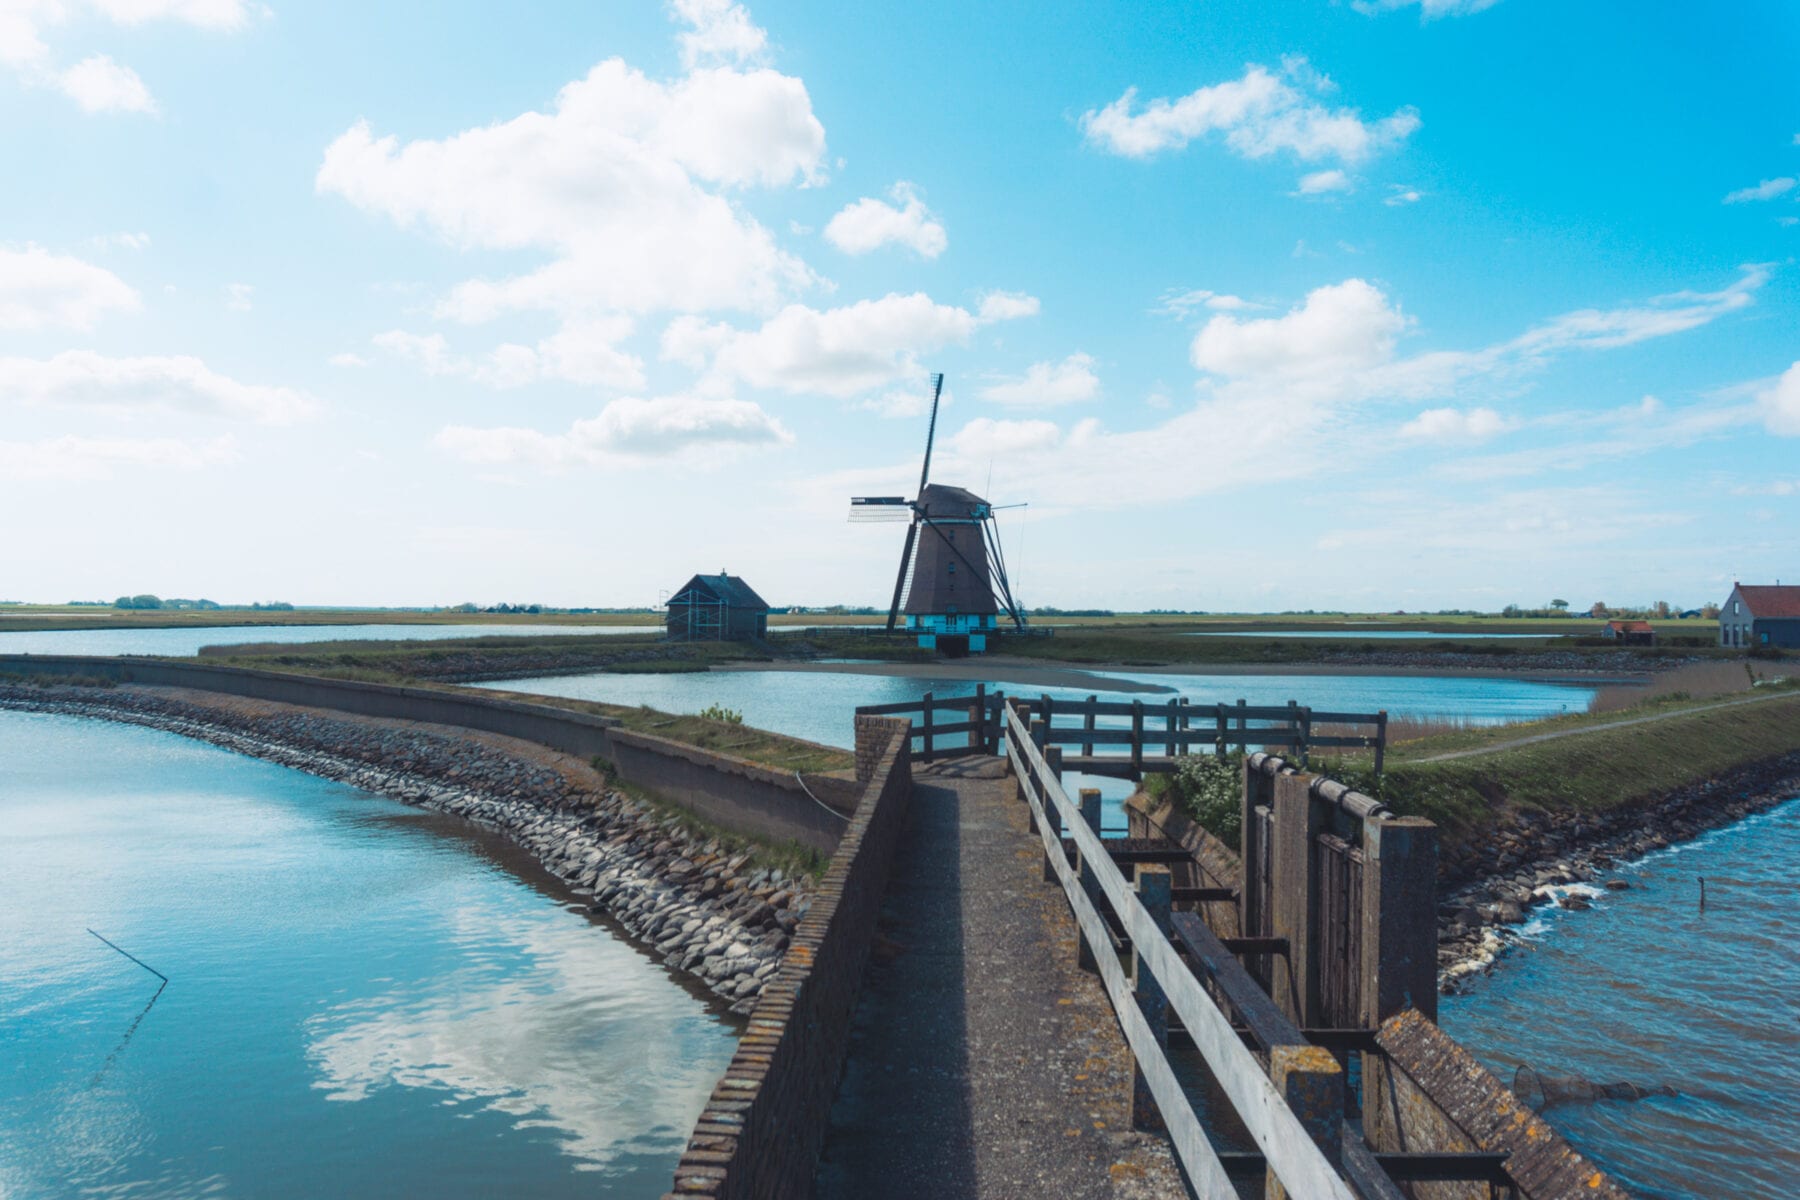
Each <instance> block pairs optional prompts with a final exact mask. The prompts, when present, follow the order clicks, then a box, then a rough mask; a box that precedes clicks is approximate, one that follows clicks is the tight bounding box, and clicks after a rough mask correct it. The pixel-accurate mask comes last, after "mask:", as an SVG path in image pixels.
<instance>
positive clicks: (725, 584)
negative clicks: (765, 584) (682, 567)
mask: <svg viewBox="0 0 1800 1200" xmlns="http://www.w3.org/2000/svg"><path fill="white" fill-rule="evenodd" d="M693 588H701V589H703V590H705V591H708V592H711V593H712V594H713V596H714V597H716V598H717V599H719V600H722V601H724V602H725V603H726V604H727V605H729V606H730V607H732V608H760V609H764V610H766V609H767V608H768V607H769V602H768V601H767V600H764V599H763V598H762V597H761V596H759V595H757V594H756V589H755V588H753V587H751V586H750V585H749V584H747V583H745V582H744V581H743V579H741V578H740V577H738V576H736V575H696V576H694V577H693V578H692V579H690V580H688V581H687V582H686V583H684V584H682V585H681V587H680V588H678V589H676V592H675V595H676V596H680V595H681V593H682V592H685V591H689V590H691V589H693Z"/></svg>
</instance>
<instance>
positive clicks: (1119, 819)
mask: <svg viewBox="0 0 1800 1200" xmlns="http://www.w3.org/2000/svg"><path fill="white" fill-rule="evenodd" d="M1098 678H1099V679H1100V680H1101V681H1102V682H1101V683H1096V685H1095V686H1093V687H1088V688H1044V687H1037V686H1022V685H1018V684H1007V683H1000V682H997V681H994V680H989V681H988V685H987V686H988V687H989V688H990V689H993V688H1000V689H1002V690H1005V691H1007V692H1009V693H1011V694H1015V695H1027V696H1038V695H1046V694H1047V695H1049V696H1051V697H1053V698H1055V699H1058V700H1078V699H1083V698H1085V697H1087V696H1090V695H1099V696H1101V697H1103V698H1105V699H1109V700H1143V701H1144V702H1145V706H1146V707H1151V706H1154V705H1157V704H1167V703H1168V702H1169V701H1170V700H1172V699H1176V698H1178V697H1183V696H1185V697H1186V698H1187V699H1188V700H1189V701H1191V702H1193V703H1196V704H1216V703H1219V702H1220V701H1224V702H1226V703H1235V702H1236V701H1238V700H1245V701H1247V702H1248V703H1250V704H1285V703H1287V702H1288V701H1289V700H1290V699H1292V700H1296V701H1298V702H1299V703H1301V704H1310V705H1312V706H1313V707H1314V708H1318V709H1323V710H1329V711H1337V712H1370V713H1372V712H1375V711H1377V710H1379V709H1382V708H1386V709H1387V710H1388V713H1389V715H1390V716H1394V717H1401V716H1443V715H1456V716H1461V717H1464V718H1466V719H1468V720H1470V721H1474V722H1484V723H1485V722H1495V721H1505V720H1524V719H1529V718H1532V717H1541V716H1548V715H1550V714H1552V713H1558V712H1562V711H1565V710H1568V711H1575V712H1582V711H1585V710H1586V709H1587V706H1588V705H1589V703H1591V702H1592V700H1593V697H1594V692H1593V689H1591V688H1580V687H1566V686H1563V685H1560V684H1549V683H1539V682H1536V681H1532V680H1518V679H1475V678H1463V677H1443V678H1437V677H1426V676H1413V675H1406V676H1367V675H1164V674H1154V673H1130V674H1124V673H1118V672H1107V673H1104V674H1102V675H1100V676H1098ZM1109 678H1110V679H1119V680H1132V681H1135V682H1138V683H1142V684H1147V685H1149V686H1151V687H1155V688H1158V689H1161V690H1160V692H1159V693H1158V694H1155V695H1144V694H1143V693H1141V692H1139V693H1126V692H1108V691H1106V690H1105V688H1104V686H1103V681H1104V680H1105V679H1109ZM476 686H478V687H491V688H500V689H504V690H508V691H515V692H537V693H539V694H541V695H546V696H569V697H573V698H575V699H580V700H602V701H606V702H607V703H611V704H648V705H649V706H650V707H651V708H657V709H661V710H663V711H664V712H673V713H697V712H699V711H700V710H701V709H703V708H706V707H707V706H709V705H712V704H720V705H723V706H725V707H726V708H731V709H736V710H737V711H738V712H741V713H743V714H744V721H745V723H746V724H749V725H755V726H758V727H759V728H762V729H773V730H775V731H777V732H780V733H785V734H788V735H789V736H791V737H799V738H805V739H807V740H808V741H813V742H822V743H824V744H825V745H828V746H843V747H846V748H848V747H850V746H851V745H852V744H854V741H855V729H854V724H853V722H852V720H851V710H852V709H854V708H856V707H857V706H858V705H861V704H895V703H899V702H901V701H907V700H917V699H919V698H920V697H922V696H924V695H925V693H926V692H932V693H934V694H935V695H938V696H960V695H968V694H970V693H972V692H973V691H974V690H975V684H974V683H973V682H971V681H968V680H950V679H935V680H934V679H920V678H914V677H907V676H899V675H875V674H868V675H864V674H857V673H835V672H824V671H821V672H816V673H815V672H804V671H698V672H685V673H681V674H674V675H614V674H607V673H604V672H600V673H595V674H590V675H559V676H547V677H543V678H538V679H508V680H503V681H498V682H494V683H487V684H477V685H476ZM1068 783H1069V785H1070V786H1071V787H1097V788H1099V789H1100V793H1101V797H1102V799H1103V800H1104V802H1105V803H1104V807H1103V816H1102V827H1103V829H1104V830H1105V831H1107V832H1110V833H1119V832H1123V831H1124V829H1125V813H1124V809H1123V808H1122V807H1121V802H1122V801H1123V800H1124V799H1125V798H1126V797H1127V796H1129V795H1130V794H1131V786H1132V785H1131V784H1129V783H1126V782H1124V781H1122V780H1117V779H1104V778H1098V777H1093V776H1086V775H1081V774H1078V773H1074V772H1071V773H1070V775H1069V777H1068Z"/></svg>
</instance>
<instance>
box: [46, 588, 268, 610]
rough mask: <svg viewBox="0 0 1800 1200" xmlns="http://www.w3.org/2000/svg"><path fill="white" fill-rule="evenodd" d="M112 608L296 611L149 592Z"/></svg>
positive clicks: (124, 598)
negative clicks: (186, 598)
mask: <svg viewBox="0 0 1800 1200" xmlns="http://www.w3.org/2000/svg"><path fill="white" fill-rule="evenodd" d="M71 603H73V604H82V603H90V602H88V601H81V600H75V601H71ZM91 603H95V604H98V603H101V601H92V602H91ZM112 607H114V608H127V609H138V610H143V609H165V610H171V611H178V612H216V611H217V610H219V609H222V608H248V609H250V610H251V611H253V612H293V611H294V606H293V605H292V604H289V603H288V602H287V601H286V600H271V601H269V602H268V603H267V604H262V603H257V604H248V605H245V604H220V603H219V602H217V601H216V600H184V599H182V598H180V597H178V596H171V597H169V598H168V599H167V600H165V599H163V598H162V597H160V596H152V595H151V594H150V593H148V592H143V593H140V594H139V595H136V596H120V597H119V598H118V599H117V600H114V601H113V602H112Z"/></svg>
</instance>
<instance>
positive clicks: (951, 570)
mask: <svg viewBox="0 0 1800 1200" xmlns="http://www.w3.org/2000/svg"><path fill="white" fill-rule="evenodd" d="M950 573H951V574H952V575H954V574H956V564H955V563H951V564H950Z"/></svg>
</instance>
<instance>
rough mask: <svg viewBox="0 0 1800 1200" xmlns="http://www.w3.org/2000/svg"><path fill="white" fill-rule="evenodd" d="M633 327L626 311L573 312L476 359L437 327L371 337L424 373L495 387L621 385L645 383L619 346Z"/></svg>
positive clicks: (638, 364) (638, 365) (639, 364)
mask: <svg viewBox="0 0 1800 1200" xmlns="http://www.w3.org/2000/svg"><path fill="white" fill-rule="evenodd" d="M634 328H635V324H634V322H633V321H632V320H631V318H629V317H625V316H616V315H615V316H607V317H586V318H576V319H572V320H570V321H567V322H565V323H564V324H563V325H562V326H561V327H560V328H559V329H558V330H557V331H556V332H555V333H554V334H552V335H550V336H549V337H546V338H541V339H539V340H538V342H537V343H536V344H535V345H531V346H527V345H523V344H520V343H517V342H507V343H503V344H501V345H499V346H496V347H495V348H494V349H492V350H490V351H488V353H487V354H486V355H485V356H483V357H481V358H479V359H477V358H470V357H468V356H466V355H462V354H457V353H454V352H453V351H452V350H451V349H450V342H449V339H447V338H445V337H444V335H443V334H441V333H429V334H421V333H412V332H409V331H407V330H404V329H390V330H388V331H387V332H385V333H378V334H376V335H375V336H374V337H373V338H371V339H370V341H372V342H373V343H374V344H375V345H376V346H377V347H379V348H381V349H383V350H386V351H388V352H389V353H390V354H394V355H397V356H398V357H400V358H404V359H406V360H407V361H409V362H413V363H416V364H418V366H419V367H420V369H422V370H423V371H424V372H425V373H426V374H427V375H440V376H460V377H463V378H467V379H473V380H476V381H477V382H479V383H485V384H488V385H489V386H491V387H498V388H516V387H523V386H524V385H526V384H529V383H537V382H539V381H541V380H562V381H564V382H567V383H578V384H588V385H593V386H599V387H610V388H618V389H621V390H623V389H630V388H639V387H642V386H643V385H644V371H643V365H644V364H643V360H642V359H640V358H638V357H637V356H635V355H632V354H628V353H626V352H625V351H623V350H621V349H620V348H619V346H618V343H619V342H621V341H623V340H624V339H626V338H628V337H630V336H631V334H632V332H633V330H634Z"/></svg>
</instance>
